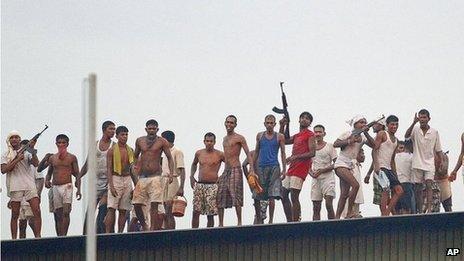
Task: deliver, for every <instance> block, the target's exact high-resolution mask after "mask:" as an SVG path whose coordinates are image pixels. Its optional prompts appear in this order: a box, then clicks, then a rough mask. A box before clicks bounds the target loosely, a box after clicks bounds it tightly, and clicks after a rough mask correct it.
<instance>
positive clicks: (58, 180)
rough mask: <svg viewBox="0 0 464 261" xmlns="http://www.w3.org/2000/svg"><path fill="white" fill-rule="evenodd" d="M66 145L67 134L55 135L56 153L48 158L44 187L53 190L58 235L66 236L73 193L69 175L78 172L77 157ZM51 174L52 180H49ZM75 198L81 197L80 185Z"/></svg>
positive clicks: (67, 142)
mask: <svg viewBox="0 0 464 261" xmlns="http://www.w3.org/2000/svg"><path fill="white" fill-rule="evenodd" d="M68 145H69V138H68V136H66V135H64V134H59V135H58V136H56V147H57V148H58V153H56V154H53V155H52V156H50V158H49V159H48V162H49V167H48V172H47V176H46V178H45V187H46V188H52V190H53V192H52V193H53V207H54V209H55V213H56V215H57V221H58V232H59V233H58V236H66V235H67V233H68V228H69V214H70V213H71V203H72V194H73V185H72V178H71V175H72V176H74V177H77V175H78V174H79V166H78V164H77V158H76V156H74V155H73V154H71V153H69V152H68V151H67V148H68ZM52 176H53V182H50V179H51V178H52ZM78 185H79V184H78ZM79 186H80V185H79ZM76 198H77V200H80V199H81V194H80V187H78V188H77V193H76Z"/></svg>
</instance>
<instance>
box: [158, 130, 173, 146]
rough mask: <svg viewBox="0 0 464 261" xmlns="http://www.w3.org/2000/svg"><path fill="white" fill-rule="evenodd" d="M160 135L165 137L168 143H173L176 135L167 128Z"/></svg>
mask: <svg viewBox="0 0 464 261" xmlns="http://www.w3.org/2000/svg"><path fill="white" fill-rule="evenodd" d="M161 137H163V138H165V139H166V140H167V141H169V142H170V143H174V139H175V138H176V135H175V134H174V132H172V131H170V130H167V131H163V133H161Z"/></svg>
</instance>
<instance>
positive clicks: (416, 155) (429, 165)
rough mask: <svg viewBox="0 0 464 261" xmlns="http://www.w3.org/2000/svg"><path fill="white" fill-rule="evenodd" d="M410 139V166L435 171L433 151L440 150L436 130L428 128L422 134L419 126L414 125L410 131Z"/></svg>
mask: <svg viewBox="0 0 464 261" xmlns="http://www.w3.org/2000/svg"><path fill="white" fill-rule="evenodd" d="M411 140H412V143H413V148H414V151H413V155H412V167H413V168H415V169H420V170H425V171H435V161H434V157H435V152H439V151H441V143H440V136H439V135H438V131H436V130H435V129H433V128H429V129H428V130H427V132H426V133H425V135H424V133H423V132H422V130H421V128H420V126H414V128H413V129H412V132H411Z"/></svg>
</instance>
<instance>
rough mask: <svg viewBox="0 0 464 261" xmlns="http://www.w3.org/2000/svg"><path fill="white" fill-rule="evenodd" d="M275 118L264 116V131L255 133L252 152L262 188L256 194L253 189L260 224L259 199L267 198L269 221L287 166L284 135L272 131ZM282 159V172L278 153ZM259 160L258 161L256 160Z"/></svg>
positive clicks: (270, 221)
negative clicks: (261, 190)
mask: <svg viewBox="0 0 464 261" xmlns="http://www.w3.org/2000/svg"><path fill="white" fill-rule="evenodd" d="M275 125H276V118H275V117H274V115H267V116H266V117H265V118H264V127H266V131H263V132H260V133H258V134H257V135H256V149H255V153H254V154H253V165H254V166H255V173H257V174H258V177H259V183H260V185H261V187H262V188H263V190H264V191H263V193H261V194H257V193H256V191H253V199H254V205H255V211H256V215H257V217H256V218H257V223H258V224H262V223H263V218H262V217H261V200H269V223H271V224H272V222H273V220H274V209H275V201H274V200H275V199H277V200H279V199H281V198H282V194H281V191H282V179H283V178H285V172H286V170H287V166H286V164H285V159H286V154H285V137H284V135H283V134H280V133H277V132H275V131H274V127H275ZM279 149H280V156H281V160H282V164H283V165H282V172H281V171H280V166H279V160H278V157H277V156H278V154H279ZM258 160H259V161H258Z"/></svg>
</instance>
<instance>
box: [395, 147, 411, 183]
mask: <svg viewBox="0 0 464 261" xmlns="http://www.w3.org/2000/svg"><path fill="white" fill-rule="evenodd" d="M395 165H396V174H397V176H398V181H399V182H400V183H405V182H412V153H408V152H401V153H397V154H396V155H395Z"/></svg>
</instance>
